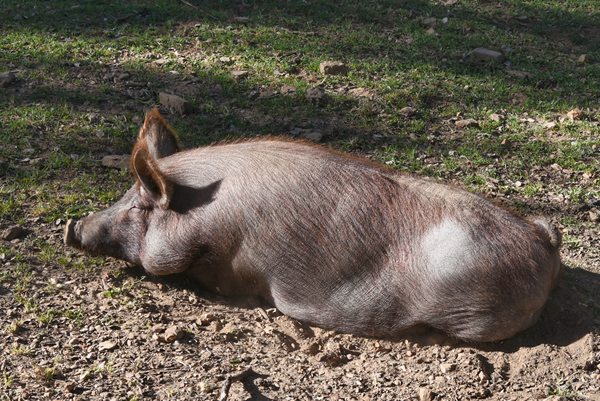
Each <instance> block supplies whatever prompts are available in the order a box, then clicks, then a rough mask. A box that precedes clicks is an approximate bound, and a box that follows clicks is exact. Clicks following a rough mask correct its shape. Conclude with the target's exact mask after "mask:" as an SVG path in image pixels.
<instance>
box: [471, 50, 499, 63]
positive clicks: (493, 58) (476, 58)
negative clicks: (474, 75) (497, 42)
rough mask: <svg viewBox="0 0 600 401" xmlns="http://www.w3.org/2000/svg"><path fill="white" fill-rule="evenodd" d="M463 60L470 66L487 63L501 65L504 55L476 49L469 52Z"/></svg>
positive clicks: (494, 51)
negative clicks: (470, 64)
mask: <svg viewBox="0 0 600 401" xmlns="http://www.w3.org/2000/svg"><path fill="white" fill-rule="evenodd" d="M465 59H466V60H467V61H468V62H470V63H472V64H485V63H489V62H493V63H502V62H503V61H504V55H503V54H502V53H500V52H498V51H496V50H491V49H486V48H485V47H478V48H476V49H474V50H472V51H471V52H469V54H467V56H466V58H465Z"/></svg>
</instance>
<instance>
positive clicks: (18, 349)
mask: <svg viewBox="0 0 600 401" xmlns="http://www.w3.org/2000/svg"><path fill="white" fill-rule="evenodd" d="M11 352H12V353H13V354H14V355H17V356H29V355H31V354H32V350H31V348H29V347H26V346H24V345H20V344H19V345H15V346H13V347H12V350H11Z"/></svg>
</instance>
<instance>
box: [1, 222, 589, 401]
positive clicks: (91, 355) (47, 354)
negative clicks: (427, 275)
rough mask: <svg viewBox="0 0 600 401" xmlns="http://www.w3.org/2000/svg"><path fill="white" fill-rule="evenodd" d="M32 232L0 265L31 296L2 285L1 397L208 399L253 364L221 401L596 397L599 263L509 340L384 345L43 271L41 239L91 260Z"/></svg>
mask: <svg viewBox="0 0 600 401" xmlns="http://www.w3.org/2000/svg"><path fill="white" fill-rule="evenodd" d="M29 225H30V226H29V227H26V228H28V229H30V234H29V236H27V237H26V238H24V239H22V240H13V241H12V242H10V246H11V248H13V249H14V251H15V254H16V253H19V254H22V255H31V256H26V260H24V261H23V260H20V261H18V260H15V258H14V257H13V258H11V257H7V255H6V254H5V255H4V256H3V258H2V260H1V262H0V269H2V270H5V271H9V270H11V269H15V268H17V266H19V263H18V262H20V263H21V264H20V265H22V264H23V262H25V263H26V264H28V265H29V266H30V268H31V272H32V274H31V278H30V281H29V283H28V285H29V286H30V290H31V291H32V296H34V297H35V299H37V300H38V304H37V305H36V307H35V308H32V310H30V311H27V308H26V307H23V306H22V305H21V304H19V303H17V302H15V301H14V298H13V292H14V291H15V288H14V283H11V282H8V283H7V282H4V283H2V284H1V285H0V310H1V311H2V313H0V327H2V328H3V330H2V332H1V333H0V349H1V350H2V354H1V358H0V372H2V374H3V378H0V379H2V380H3V381H4V383H3V384H4V385H3V386H0V398H1V399H3V400H142V399H156V400H189V399H202V400H204V399H206V400H216V399H217V398H218V396H219V392H220V388H221V386H222V385H223V383H224V382H225V379H226V377H227V375H229V374H235V373H236V372H239V371H242V370H244V369H246V368H248V367H251V368H252V369H253V370H254V372H256V374H253V375H250V376H248V377H246V378H245V379H244V380H242V382H241V383H235V382H234V383H233V384H232V387H231V390H230V393H229V398H228V399H229V400H313V399H314V400H361V401H366V400H409V399H422V400H428V399H435V400H464V399H491V400H525V399H570V400H599V399H600V396H599V394H600V380H599V379H600V336H599V331H598V328H599V327H600V321H599V316H598V289H599V288H600V275H599V273H600V272H599V271H598V267H597V266H592V269H590V270H583V269H576V268H569V267H568V266H567V267H566V268H565V271H564V273H563V277H562V278H561V281H560V283H559V285H558V287H557V288H556V290H555V291H554V293H553V295H552V298H551V299H550V301H549V303H548V305H547V307H546V309H545V312H544V313H543V315H542V316H541V318H540V320H539V322H538V323H537V324H536V325H535V326H534V327H533V328H531V329H530V330H528V331H526V332H524V333H522V334H520V335H518V336H516V337H515V338H512V339H510V340H507V341H503V342H500V343H496V344H466V343H460V342H457V341H456V340H453V339H450V338H447V337H445V336H443V335H442V334H439V333H431V332H425V333H421V334H419V335H413V336H412V337H410V338H406V339H399V340H398V341H385V340H380V339H367V338H359V337H355V336H352V335H345V334H337V333H334V332H330V331H325V330H321V329H319V328H315V327H308V326H305V325H303V324H301V323H299V322H297V321H295V320H293V319H290V318H288V317H286V316H283V315H281V314H280V313H278V311H276V310H275V309H269V307H268V306H265V305H260V304H258V303H256V302H253V301H248V300H230V299H229V300H225V299H221V298H219V297H217V296H215V295H212V294H208V293H205V292H202V291H201V290H200V289H198V288H197V286H195V285H194V284H193V283H190V282H188V281H187V280H186V279H185V278H184V277H171V278H162V279H158V278H152V277H148V276H146V275H144V274H143V272H142V271H141V270H139V269H138V268H135V267H127V266H125V264H123V263H121V262H118V261H112V260H109V261H107V262H105V263H104V264H103V265H102V267H101V268H100V270H99V271H85V270H81V269H75V268H63V267H59V266H58V265H57V264H56V263H54V262H47V263H46V262H41V261H40V259H39V258H37V257H35V252H36V249H35V245H34V242H35V238H36V237H37V238H42V239H44V240H45V241H47V242H49V243H51V244H53V245H55V246H56V247H57V248H58V249H59V250H60V252H59V253H60V254H62V255H67V257H68V258H70V260H79V259H81V258H86V257H85V256H82V255H80V254H79V253H77V252H75V251H72V250H70V249H62V248H63V246H62V244H61V235H62V224H61V222H59V224H58V225H56V224H43V223H39V222H36V223H34V222H31V223H30V224H29ZM565 253H567V254H566V255H564V256H565V260H566V261H567V262H568V260H569V258H570V255H569V254H568V252H567V251H565ZM41 311H46V313H45V314H44V313H41ZM48 311H50V312H51V313H50V314H48ZM68 311H71V313H69V312H68ZM73 311H77V313H76V314H75V316H74V314H73ZM0 384H2V383H0Z"/></svg>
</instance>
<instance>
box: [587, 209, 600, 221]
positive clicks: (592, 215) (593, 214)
mask: <svg viewBox="0 0 600 401" xmlns="http://www.w3.org/2000/svg"><path fill="white" fill-rule="evenodd" d="M598 217H599V216H598V211H597V210H596V211H594V210H590V211H589V212H588V219H589V220H590V221H591V222H592V223H595V222H597V221H598Z"/></svg>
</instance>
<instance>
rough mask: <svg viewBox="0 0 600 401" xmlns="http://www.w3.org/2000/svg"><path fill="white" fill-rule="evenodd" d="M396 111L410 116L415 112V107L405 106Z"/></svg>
mask: <svg viewBox="0 0 600 401" xmlns="http://www.w3.org/2000/svg"><path fill="white" fill-rule="evenodd" d="M398 113H400V114H401V115H403V116H405V117H410V116H413V115H415V114H416V113H417V109H415V108H414V107H410V106H406V107H403V108H401V109H400V110H398Z"/></svg>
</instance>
